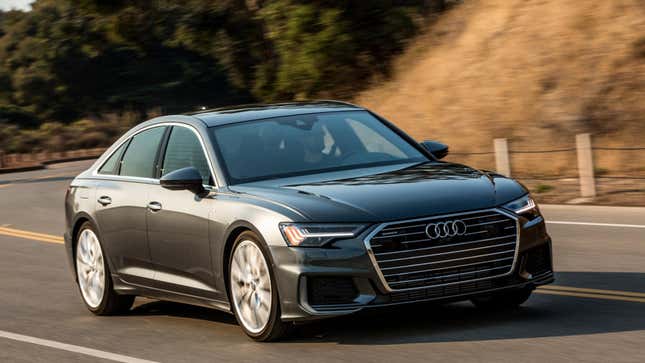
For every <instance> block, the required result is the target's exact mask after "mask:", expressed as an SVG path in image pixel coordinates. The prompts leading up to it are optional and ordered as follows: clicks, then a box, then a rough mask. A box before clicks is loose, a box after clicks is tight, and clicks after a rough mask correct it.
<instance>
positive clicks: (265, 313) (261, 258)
mask: <svg viewBox="0 0 645 363" xmlns="http://www.w3.org/2000/svg"><path fill="white" fill-rule="evenodd" d="M229 292H230V300H231V306H232V308H233V312H234V313H235V317H236V319H237V321H238V323H239V324H240V326H241V327H242V329H243V330H244V332H245V333H246V334H247V335H248V336H249V337H251V338H252V339H254V340H257V341H271V340H277V339H279V338H280V337H282V336H283V335H284V334H285V333H286V330H287V324H285V323H284V322H282V320H281V319H280V301H279V298H278V291H277V288H276V285H275V278H274V276H273V272H272V271H271V267H270V264H269V262H268V259H267V258H266V253H265V252H264V249H263V247H262V244H261V243H260V242H259V239H258V238H257V236H256V235H255V234H254V233H252V232H244V233H242V234H241V235H240V236H239V237H238V238H237V239H236V241H235V244H234V245H233V251H232V253H231V256H230V259H229Z"/></svg>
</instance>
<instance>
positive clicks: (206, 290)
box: [147, 126, 221, 299]
mask: <svg viewBox="0 0 645 363" xmlns="http://www.w3.org/2000/svg"><path fill="white" fill-rule="evenodd" d="M189 166H193V167H195V168H197V170H199V171H200V173H201V174H202V177H203V183H204V185H206V186H209V185H211V184H213V182H212V178H211V172H210V166H209V164H208V161H207V159H206V157H205V154H204V150H203V148H202V145H201V143H200V142H199V139H198V136H197V134H196V131H194V130H193V129H192V128H188V127H187V126H173V128H172V130H171V131H170V136H169V138H168V142H167V146H166V149H165V152H162V160H161V175H165V174H167V173H169V172H171V171H174V170H177V169H181V168H185V167H189ZM148 198H149V208H148V212H147V213H148V214H147V216H148V240H149V241H150V255H151V258H152V261H153V263H154V264H155V270H156V272H155V276H154V279H155V283H156V285H157V287H159V288H161V289H165V290H171V291H174V292H178V293H183V294H188V295H193V296H199V297H206V298H211V299H218V298H220V297H221V294H220V292H219V291H217V290H216V289H215V287H214V286H215V278H214V276H213V266H212V263H211V245H210V239H209V216H210V213H211V212H212V211H213V210H214V208H215V203H217V201H216V200H215V199H211V198H209V197H204V198H201V197H199V196H198V195H196V194H195V193H193V192H191V191H188V190H168V189H164V188H163V187H161V186H156V188H155V189H154V191H152V192H151V193H150V194H149V196H148Z"/></svg>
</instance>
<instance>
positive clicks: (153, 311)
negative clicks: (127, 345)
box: [128, 299, 237, 325]
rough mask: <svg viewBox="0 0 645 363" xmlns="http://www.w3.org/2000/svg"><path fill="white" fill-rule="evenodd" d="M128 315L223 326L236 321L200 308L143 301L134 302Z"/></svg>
mask: <svg viewBox="0 0 645 363" xmlns="http://www.w3.org/2000/svg"><path fill="white" fill-rule="evenodd" d="M128 315H136V316H173V317H179V318H186V319H198V320H206V321H212V322H217V323H223V324H232V325H236V324H237V321H236V320H235V317H234V316H233V315H231V314H228V313H225V312H223V311H219V310H215V309H209V308H205V307H201V306H194V305H188V304H181V303H176V302H172V301H157V300H148V299H143V300H142V301H137V302H135V306H134V308H132V309H131V310H130V311H129V312H128Z"/></svg>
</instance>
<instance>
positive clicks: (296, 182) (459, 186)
mask: <svg viewBox="0 0 645 363" xmlns="http://www.w3.org/2000/svg"><path fill="white" fill-rule="evenodd" d="M356 175H358V176H356ZM231 190H232V191H234V192H238V193H244V194H249V195H252V196H255V197H258V198H262V199H265V200H270V201H272V202H274V203H278V204H282V205H286V206H288V207H290V208H293V209H295V210H297V211H298V212H300V214H302V215H303V216H304V217H305V218H306V219H308V220H311V221H316V222H379V221H391V220H401V219H411V218H418V217H424V216H431V215H438V214H447V213H454V212H461V211H468V210H477V209H486V208H492V207H496V206H499V205H501V204H504V203H506V202H509V201H511V200H513V199H515V198H519V197H521V196H522V195H524V194H526V193H527V191H526V189H525V188H523V187H522V186H521V185H520V184H519V183H517V182H516V181H514V180H512V179H509V178H506V177H504V176H501V175H498V174H494V173H489V172H484V171H480V170H477V169H473V168H470V167H467V166H465V165H460V164H452V163H445V162H427V163H422V164H416V165H409V164H407V165H406V166H404V167H401V166H400V165H399V166H397V167H394V168H393V167H389V168H386V170H384V169H383V168H381V169H378V168H377V169H374V168H372V169H362V170H358V171H357V170H353V171H352V177H347V173H326V174H317V175H316V176H307V177H300V178H288V179H278V180H271V181H263V182H255V183H248V184H239V185H235V186H232V187H231Z"/></svg>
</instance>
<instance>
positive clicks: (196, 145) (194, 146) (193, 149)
mask: <svg viewBox="0 0 645 363" xmlns="http://www.w3.org/2000/svg"><path fill="white" fill-rule="evenodd" d="M189 166H193V167H195V168H196V169H197V170H199V173H200V174H201V175H202V180H203V182H204V184H210V179H211V173H210V168H209V166H208V161H207V160H206V156H205V155H204V150H203V148H202V145H201V143H200V142H199V139H198V138H197V135H195V133H194V132H192V131H191V130H190V129H188V128H185V127H178V126H175V127H173V128H172V131H171V132H170V138H169V139H168V146H167V147H166V155H165V156H164V161H163V169H162V170H161V174H162V175H166V174H168V173H170V172H172V171H175V170H177V169H181V168H186V167H189Z"/></svg>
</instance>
